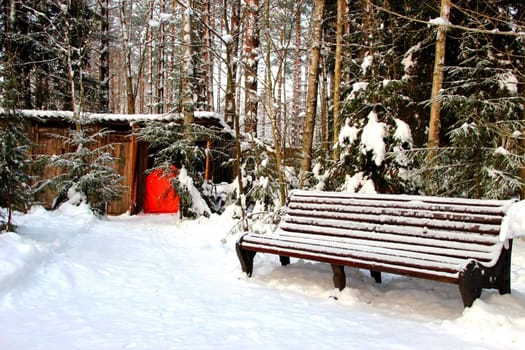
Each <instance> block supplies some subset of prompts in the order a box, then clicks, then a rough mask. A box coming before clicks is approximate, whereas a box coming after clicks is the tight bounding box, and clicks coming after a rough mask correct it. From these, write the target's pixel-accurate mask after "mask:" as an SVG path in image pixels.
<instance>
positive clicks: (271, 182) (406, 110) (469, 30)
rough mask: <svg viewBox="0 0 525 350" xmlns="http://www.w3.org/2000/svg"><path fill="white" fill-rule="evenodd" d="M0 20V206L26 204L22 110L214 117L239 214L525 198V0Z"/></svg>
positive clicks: (100, 11)
mask: <svg viewBox="0 0 525 350" xmlns="http://www.w3.org/2000/svg"><path fill="white" fill-rule="evenodd" d="M0 27H1V30H0V36H1V38H0V39H1V40H0V45H1V46H0V59H1V63H0V96H1V103H2V106H1V107H3V111H4V114H5V115H7V118H5V120H4V124H3V126H2V132H1V134H0V138H1V140H2V142H1V143H0V145H1V154H2V159H1V163H2V168H1V169H2V170H1V171H0V178H1V180H2V181H1V186H2V188H1V193H2V196H0V197H1V203H0V206H2V207H11V206H12V204H13V203H14V204H16V203H25V204H27V203H28V201H30V199H29V198H30V192H31V191H30V190H29V189H28V187H27V186H26V185H24V184H28V183H31V181H29V179H27V178H25V177H24V176H26V175H23V174H25V173H26V172H25V171H24V167H26V166H27V162H26V158H27V150H28V148H30V147H31V145H30V144H29V141H28V140H26V139H24V133H23V127H21V126H20V120H19V119H20V118H18V117H17V112H16V111H17V110H21V109H43V110H69V111H73V112H74V114H75V116H76V118H78V127H77V129H78V130H80V129H81V125H82V123H81V121H82V116H83V114H84V113H86V112H104V113H106V112H110V113H127V114H135V113H141V114H150V113H157V114H158V113H174V112H176V113H181V114H182V115H183V116H184V125H186V126H189V125H192V124H193V122H194V112H195V111H200V110H205V111H215V112H217V113H220V114H222V115H224V120H225V122H226V123H227V124H228V125H230V126H231V128H232V129H233V131H234V133H235V136H236V145H235V148H236V159H234V160H232V163H233V164H234V167H235V169H236V172H237V175H238V176H237V183H236V185H235V186H234V187H235V191H234V192H235V197H236V198H237V199H239V198H243V199H244V207H245V208H247V207H250V206H251V207H252V209H253V207H254V206H257V205H261V206H264V207H265V208H269V207H274V206H278V205H279V204H284V201H285V198H286V193H287V192H288V191H289V190H290V189H291V188H297V187H302V188H315V189H320V190H339V191H341V190H348V191H377V192H389V193H425V194H428V195H440V196H462V197H472V198H509V197H513V196H519V195H520V194H521V193H522V192H523V188H524V186H523V184H524V178H525V170H524V169H525V167H524V159H523V147H524V145H525V144H524V135H523V130H524V125H523V120H524V118H525V114H524V113H525V112H524V111H525V109H524V103H525V89H524V82H525V65H524V58H525V51H524V44H525V43H524V39H525V3H523V2H522V1H518V0H515V1H505V0H479V1H471V0H457V1H451V0H418V1H412V0H399V1H397V0H396V1H394V0H383V1H380V0H360V1H344V0H315V1H314V0H304V1H288V0H244V1H241V0H233V1H224V0H222V1H221V0H209V1H204V0H187V1H177V0H148V1H145V0H69V1H68V0H62V1H59V0H47V1H41V0H24V1H21V0H2V1H1V7H0ZM78 130H77V131H78ZM187 130H190V129H187ZM159 132H162V131H159ZM151 135H152V134H150V136H151ZM184 135H185V136H184V137H185V138H186V139H187V140H189V141H188V142H187V143H186V144H185V145H186V146H184V144H179V145H180V147H188V149H189V148H191V138H192V137H191V131H188V132H187V133H185V134H184ZM166 147H168V145H166ZM181 153H182V154H189V152H188V153H187V152H180V150H179V151H178V154H179V155H180V154H181ZM188 157H189V156H188ZM190 158H191V157H189V159H190ZM99 159H100V157H99ZM191 159H192V160H193V158H191ZM159 161H160V160H159ZM186 163H187V164H186V166H188V167H190V166H191V161H188V162H186ZM106 175H107V174H106ZM106 175H105V176H106ZM100 184H101V182H99V183H98V184H96V183H95V184H91V185H90V186H94V187H97V186H100ZM104 186H106V185H104ZM104 188H107V187H104ZM104 200H108V199H107V198H106V199H104ZM15 206H17V205H15ZM18 207H20V205H18Z"/></svg>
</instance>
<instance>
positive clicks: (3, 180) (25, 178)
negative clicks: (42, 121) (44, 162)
mask: <svg viewBox="0 0 525 350" xmlns="http://www.w3.org/2000/svg"><path fill="white" fill-rule="evenodd" d="M9 66H10V65H9V62H4V63H3V66H2V68H3V70H4V72H3V73H4V74H3V77H4V79H3V81H2V82H1V83H0V99H1V100H2V107H0V109H1V113H0V208H6V209H7V213H6V217H2V215H3V214H2V213H3V212H2V211H0V231H3V230H4V229H5V230H7V231H11V230H13V229H14V225H13V221H12V218H13V211H15V210H21V211H25V210H26V209H27V208H28V206H29V205H30V204H31V203H32V190H31V178H30V176H29V175H28V174H29V171H28V168H29V166H30V159H29V155H30V149H31V140H30V139H29V137H28V135H27V132H26V131H27V130H26V124H25V122H24V120H23V118H22V117H21V116H20V115H19V114H18V113H17V111H16V109H15V104H16V103H15V101H16V95H17V91H18V90H17V87H16V79H15V77H14V76H13V75H12V74H11V73H12V72H13V71H12V70H11V71H9V72H8V73H7V74H5V71H6V70H9Z"/></svg>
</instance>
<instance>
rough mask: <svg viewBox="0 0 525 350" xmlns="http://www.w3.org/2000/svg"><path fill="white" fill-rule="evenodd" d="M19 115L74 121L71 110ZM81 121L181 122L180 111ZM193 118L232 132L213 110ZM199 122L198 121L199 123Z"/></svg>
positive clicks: (21, 112)
mask: <svg viewBox="0 0 525 350" xmlns="http://www.w3.org/2000/svg"><path fill="white" fill-rule="evenodd" d="M17 112H18V113H19V115H21V116H23V117H25V118H30V119H35V120H41V121H43V122H45V121H65V122H69V123H73V122H74V114H73V112H71V111H49V110H37V109H19V110H17ZM0 115H5V110H4V108H0ZM81 116H82V119H83V121H85V122H88V123H118V124H129V125H134V124H135V123H145V122H146V123H147V122H148V121H163V122H181V123H182V122H183V121H184V115H183V114H182V113H163V114H114V113H89V112H85V113H82V114H81ZM194 116H195V120H196V122H197V123H199V122H206V124H208V125H210V126H213V127H216V128H219V129H222V130H223V131H225V132H228V133H232V130H231V128H230V127H229V125H228V124H226V123H225V122H224V119H223V117H222V116H221V115H220V114H218V113H215V112H205V111H196V112H195V114H194ZM199 124H200V123H199Z"/></svg>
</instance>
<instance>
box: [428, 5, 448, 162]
mask: <svg viewBox="0 0 525 350" xmlns="http://www.w3.org/2000/svg"><path fill="white" fill-rule="evenodd" d="M450 5H451V3H450V0H441V11H440V17H441V19H442V20H443V21H445V22H447V23H448V21H449V17H450ZM446 41H447V28H446V27H445V26H443V25H440V26H438V29H437V37H436V56H435V58H434V73H433V75H432V95H431V106H430V122H429V127H428V147H429V148H437V147H439V133H440V129H441V115H440V109H441V104H440V102H439V95H440V91H441V88H442V85H443V67H444V66H445V45H446ZM430 157H433V155H432V154H431V155H430ZM429 160H431V158H430V159H429Z"/></svg>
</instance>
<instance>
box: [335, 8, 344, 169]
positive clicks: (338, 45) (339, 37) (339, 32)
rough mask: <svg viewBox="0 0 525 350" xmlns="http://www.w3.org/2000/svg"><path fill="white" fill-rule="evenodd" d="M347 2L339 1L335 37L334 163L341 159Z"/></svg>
mask: <svg viewBox="0 0 525 350" xmlns="http://www.w3.org/2000/svg"><path fill="white" fill-rule="evenodd" d="M345 6H346V1H345V0H337V24H336V35H335V67H334V92H333V95H334V108H333V118H334V125H333V127H334V135H333V136H334V138H333V144H334V147H333V154H332V158H333V160H334V161H337V160H338V159H339V147H337V143H338V142H339V130H340V123H339V111H340V108H341V107H340V106H341V104H340V100H341V56H342V45H343V13H344V11H345Z"/></svg>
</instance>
